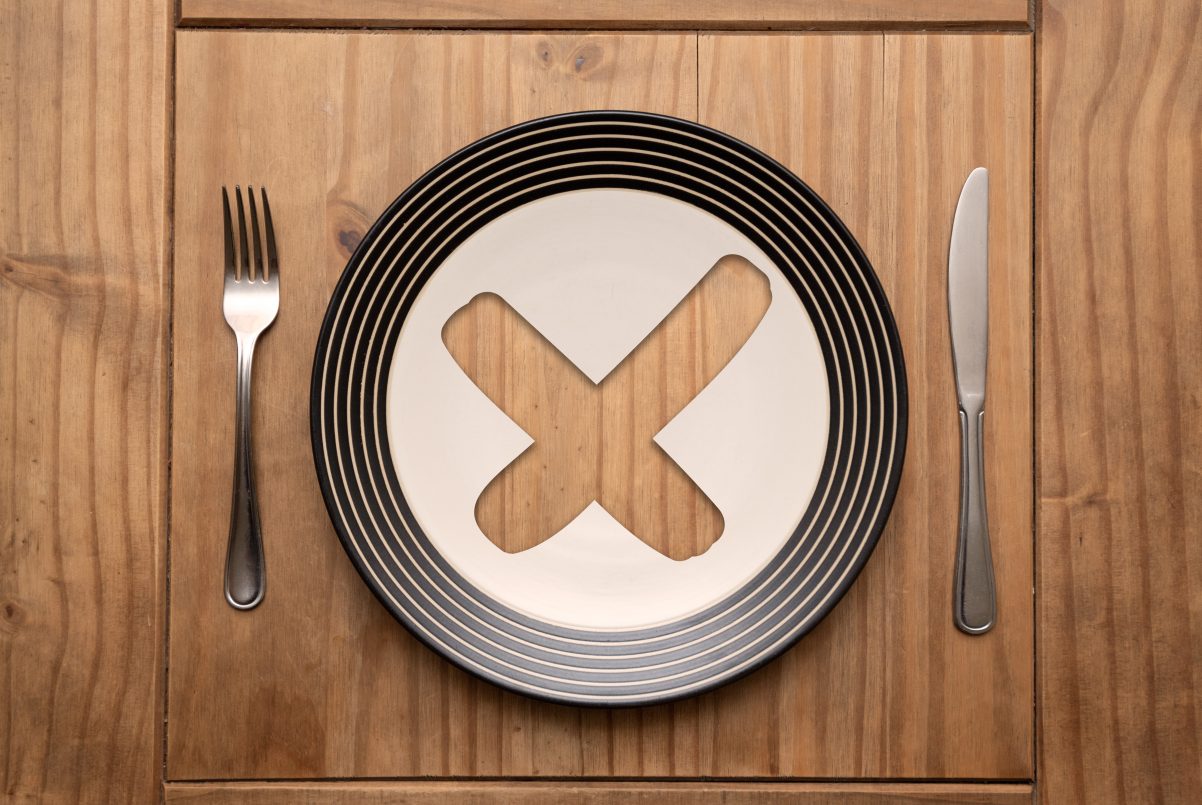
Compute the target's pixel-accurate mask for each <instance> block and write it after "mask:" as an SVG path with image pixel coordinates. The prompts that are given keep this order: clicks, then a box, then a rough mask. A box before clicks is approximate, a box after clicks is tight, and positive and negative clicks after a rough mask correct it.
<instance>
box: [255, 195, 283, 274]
mask: <svg viewBox="0 0 1202 805" xmlns="http://www.w3.org/2000/svg"><path fill="white" fill-rule="evenodd" d="M259 192H260V193H262V194H263V223H264V228H265V229H266V230H267V268H268V269H269V270H270V271H271V276H272V277H273V278H274V277H275V276H276V272H277V271H279V269H280V260H279V257H278V256H277V255H276V251H275V227H274V226H272V225H271V205H270V204H268V203H267V188H266V187H260V188H259Z"/></svg>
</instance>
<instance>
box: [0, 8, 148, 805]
mask: <svg viewBox="0 0 1202 805" xmlns="http://www.w3.org/2000/svg"><path fill="white" fill-rule="evenodd" d="M169 37H170V34H169V17H168V9H167V7H166V4H164V3H162V2H141V0H129V1H128V2H113V3H104V4H100V5H96V4H94V3H82V2H67V3H63V4H58V3H55V4H45V3H39V2H21V3H4V4H3V7H2V9H0V52H3V53H4V54H5V55H4V56H3V58H2V59H0V199H3V201H0V263H2V265H3V268H2V270H0V423H2V424H0V511H3V512H4V526H3V533H2V535H0V680H2V681H0V685H2V689H0V756H2V757H3V761H2V762H0V791H2V792H3V796H4V797H5V801H6V802H49V803H76V802H109V801H114V800H116V801H138V802H148V801H153V800H154V799H155V798H156V797H157V796H158V780H159V774H160V769H161V764H162V754H161V746H162V736H161V732H160V729H159V725H160V724H161V723H162V720H161V717H160V704H161V702H162V691H161V688H160V684H159V680H160V677H161V673H162V672H161V669H162V631H163V616H162V609H161V607H162V603H163V602H162V598H161V596H162V592H163V556H164V549H163V525H164V490H165V468H166V453H165V447H166V438H165V429H166V416H165V398H166V395H165V387H166V376H165V366H166V363H165V360H164V358H165V354H164V353H165V343H166V338H165V332H166V328H165V323H166V318H165V305H164V302H165V298H166V293H165V286H166V283H165V276H166V275H165V261H166V251H167V241H168V239H167V225H166V198H165V191H166V187H167V173H166V169H167V137H166V131H167V128H166V119H167V103H168V101H167V97H168V96H167V92H168V80H169V78H168V72H167V66H168V58H169V56H168V54H169V42H170V40H169Z"/></svg>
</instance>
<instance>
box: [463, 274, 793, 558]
mask: <svg viewBox="0 0 1202 805" xmlns="http://www.w3.org/2000/svg"><path fill="white" fill-rule="evenodd" d="M771 301H772V292H771V290H770V289H769V286H768V278H767V277H766V276H764V274H763V272H761V271H760V270H759V269H757V268H756V267H755V266H753V265H752V264H751V263H750V262H748V261H747V260H746V259H744V258H742V257H739V256H737V255H727V256H726V257H723V258H722V259H721V260H719V261H718V262H717V263H716V264H715V265H714V266H713V268H711V269H710V270H709V272H708V273H707V274H706V275H705V276H704V277H703V278H702V279H701V281H700V282H698V283H697V285H696V286H694V287H693V289H692V290H691V291H689V293H688V294H687V295H686V296H685V298H684V299H682V300H681V301H680V303H679V304H678V305H677V306H676V307H675V308H674V309H673V310H672V311H671V312H670V313H669V314H668V315H667V316H666V317H665V318H664V319H663V321H661V322H660V323H659V324H658V325H657V326H656V327H655V329H653V330H652V331H651V333H650V334H648V335H647V337H646V338H644V339H643V340H642V341H641V342H640V343H639V344H638V346H636V347H635V348H634V350H633V351H632V352H631V353H630V354H629V355H627V356H626V357H625V358H624V359H623V360H622V362H621V363H619V364H618V366H617V367H616V368H615V369H613V371H611V372H610V373H609V374H608V375H607V376H606V377H605V378H604V379H603V380H602V381H601V382H600V383H599V384H594V383H593V381H592V380H591V379H590V378H589V377H588V376H587V375H585V374H584V372H582V371H580V369H579V368H578V367H577V366H576V365H575V364H574V363H572V361H571V360H570V359H569V358H567V357H566V356H565V355H564V354H563V353H562V352H560V351H559V350H558V349H556V348H555V346H554V345H552V344H551V343H550V342H549V341H547V340H546V338H544V337H543V336H542V335H541V334H540V333H539V332H538V331H537V330H536V329H535V328H534V327H533V326H532V325H531V324H530V323H529V322H528V321H526V319H524V318H522V316H521V315H520V314H519V313H518V312H517V311H515V310H514V309H513V308H512V307H510V306H509V305H508V303H506V302H505V301H504V300H503V299H501V298H500V297H499V296H497V295H496V294H481V295H479V296H477V297H475V298H474V299H473V300H472V301H471V302H469V303H468V304H467V305H465V306H463V307H462V308H460V309H459V310H458V311H456V312H455V313H454V314H453V315H452V316H451V318H450V319H449V320H448V321H447V323H446V326H445V327H444V328H443V332H442V337H443V342H444V343H445V344H446V346H447V349H448V350H449V351H450V353H451V355H452V356H453V357H454V358H455V361H456V363H458V364H459V366H460V367H461V368H462V369H463V371H464V372H465V373H466V374H467V376H468V377H469V378H471V380H472V381H473V382H474V383H475V384H476V386H477V387H479V389H480V390H481V391H482V392H484V394H485V395H486V396H487V397H488V398H489V399H490V400H492V401H493V403H495V404H496V405H497V406H498V407H499V408H500V409H501V410H502V411H504V412H505V413H506V414H508V415H509V417H510V418H511V419H513V420H514V421H515V422H516V423H517V424H518V425H519V426H520V427H521V428H522V429H523V430H525V431H526V433H527V434H529V435H530V436H531V438H533V439H534V443H533V444H531V445H530V447H529V448H528V449H526V450H525V451H524V452H523V453H522V454H521V455H520V456H519V457H518V458H516V459H515V460H514V461H513V462H512V463H511V464H509V465H508V466H507V467H505V469H503V470H502V471H501V472H500V474H498V475H497V476H496V477H495V478H493V479H492V481H491V482H490V483H489V484H488V485H487V486H486V487H485V488H484V491H483V492H481V494H480V497H479V500H478V501H477V503H476V521H477V523H479V525H480V528H481V530H482V531H483V532H484V534H485V536H487V537H488V538H489V539H490V540H492V541H493V542H494V543H495V544H496V545H497V546H498V547H500V548H501V549H502V550H505V551H508V552H510V553H513V552H517V551H523V550H526V549H527V548H532V547H534V546H535V545H538V544H539V543H541V542H543V541H544V540H546V539H549V538H550V537H552V536H554V535H555V534H556V533H558V532H559V530H560V529H562V528H563V527H564V526H566V525H567V524H568V523H569V522H571V521H572V520H573V519H575V518H576V516H577V515H578V514H580V513H581V512H582V511H584V509H585V508H586V507H587V506H588V505H589V504H590V503H592V502H594V501H596V502H597V503H598V504H600V505H601V506H602V508H604V509H605V510H606V511H608V512H609V513H610V514H611V515H612V516H613V517H614V518H615V519H616V520H617V521H618V522H619V523H621V524H622V525H623V526H625V527H626V528H627V529H628V530H629V531H630V532H631V533H633V534H634V535H635V536H636V537H638V538H639V539H641V540H643V541H644V542H645V543H647V544H648V545H650V546H651V547H652V548H654V549H655V550H657V551H659V552H660V553H662V554H664V555H665V556H669V557H671V558H672V559H676V560H683V559H688V558H690V557H692V556H697V555H699V554H702V553H705V551H706V550H708V549H709V547H710V546H711V545H713V544H714V542H715V541H716V540H717V539H718V538H719V537H721V536H722V531H723V527H724V521H723V517H722V513H721V512H720V511H718V508H717V506H715V505H714V504H713V502H712V501H711V500H710V499H709V498H708V497H706V495H705V493H704V492H703V491H702V490H701V489H699V488H698V487H697V485H696V484H695V483H693V481H692V479H691V478H689V476H688V475H687V474H686V473H685V472H684V471H683V470H682V469H681V468H680V466H679V465H678V464H676V462H674V461H673V460H672V459H671V458H670V457H669V456H668V454H667V453H665V452H664V451H663V449H662V448H660V446H659V445H658V444H656V443H655V442H654V441H653V438H654V437H655V435H656V434H657V433H658V432H659V431H660V430H661V429H662V428H663V427H664V426H665V425H667V424H668V422H669V421H671V420H672V418H673V417H675V416H676V414H678V413H679V412H680V411H681V410H682V409H684V407H685V406H687V405H688V404H689V403H690V402H692V400H693V398H694V397H696V396H697V395H698V394H700V393H701V390H702V389H704V388H705V387H706V386H707V385H709V383H710V381H711V380H713V379H714V378H715V377H716V376H717V375H718V373H719V372H721V371H722V370H723V369H724V368H725V367H726V365H727V364H728V363H729V362H730V360H731V359H732V358H734V356H735V353H736V352H738V351H739V349H741V348H742V346H743V344H745V343H746V342H747V339H748V338H750V337H751V334H752V333H753V331H754V330H755V329H756V327H757V326H758V325H759V323H760V320H761V319H763V317H764V314H765V313H767V312H768V305H769V303H770V302H771Z"/></svg>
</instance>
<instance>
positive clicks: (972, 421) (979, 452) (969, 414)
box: [947, 168, 997, 635]
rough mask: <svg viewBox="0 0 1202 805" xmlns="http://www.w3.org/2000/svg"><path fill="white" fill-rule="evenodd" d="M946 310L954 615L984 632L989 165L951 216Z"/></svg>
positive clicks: (989, 586)
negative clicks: (956, 516) (954, 467)
mask: <svg viewBox="0 0 1202 805" xmlns="http://www.w3.org/2000/svg"><path fill="white" fill-rule="evenodd" d="M947 311H948V322H949V324H950V328H951V340H952V357H953V360H954V363H955V372H956V397H957V399H958V401H959V409H960V410H959V413H960V520H959V529H958V533H957V541H956V567H955V576H954V581H953V585H952V587H953V605H952V618H953V620H954V622H955V624H956V626H957V628H959V629H960V630H961V631H962V632H965V633H967V634H972V635H977V634H983V633H985V632H987V631H989V630H990V629H992V628H993V624H994V621H995V620H996V619H997V601H996V595H995V591H994V579H993V557H992V555H991V553H990V547H989V525H988V518H987V516H986V503H985V461H984V422H985V371H986V368H987V365H988V346H989V171H987V170H986V169H985V168H976V169H974V170H973V171H972V172H971V173H970V174H969V175H968V178H967V179H966V180H965V182H964V187H963V188H962V189H961V191H960V200H959V202H958V203H957V204H956V216H955V218H954V219H953V221H952V237H951V247H950V249H949V251H948V261H947Z"/></svg>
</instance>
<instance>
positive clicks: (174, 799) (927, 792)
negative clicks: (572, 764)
mask: <svg viewBox="0 0 1202 805" xmlns="http://www.w3.org/2000/svg"><path fill="white" fill-rule="evenodd" d="M166 791H167V802H169V803H187V804H188V805H295V803H304V805H350V803H354V805H401V804H402V803H403V804H404V805H563V803H567V802H571V803H573V805H612V804H613V803H617V802H620V803H623V805H828V803H831V802H838V803H839V805H939V804H940V803H946V804H947V805H951V804H952V803H954V805H1029V803H1030V802H1031V786H1029V785H1006V784H1002V785H964V784H955V783H950V784H922V783H917V784H915V783H885V784H881V783H825V784H823V783H760V784H748V783H715V782H708V783H579V782H568V783H562V782H560V783H529V782H521V783H519V782H492V783H489V782H479V783H472V782H454V783H421V782H397V783H326V784H323V783H277V784H265V783H232V784H230V783H227V784H213V783H200V784H189V783H174V784H168V785H167V789H166Z"/></svg>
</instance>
